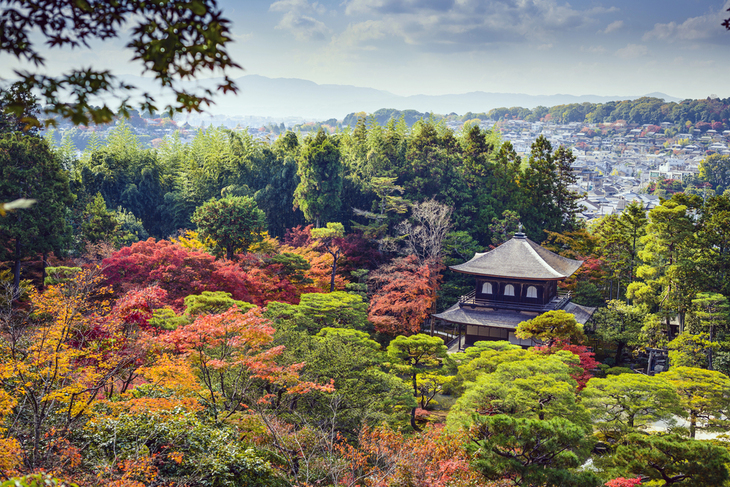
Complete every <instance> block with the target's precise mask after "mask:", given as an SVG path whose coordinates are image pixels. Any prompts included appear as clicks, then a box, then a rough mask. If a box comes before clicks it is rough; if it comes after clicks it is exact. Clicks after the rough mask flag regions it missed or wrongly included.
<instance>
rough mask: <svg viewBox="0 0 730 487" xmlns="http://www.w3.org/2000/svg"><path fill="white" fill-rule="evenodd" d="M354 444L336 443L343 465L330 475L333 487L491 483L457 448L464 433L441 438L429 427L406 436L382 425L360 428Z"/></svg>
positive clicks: (434, 486)
mask: <svg viewBox="0 0 730 487" xmlns="http://www.w3.org/2000/svg"><path fill="white" fill-rule="evenodd" d="M358 440H359V441H358V445H357V446H352V445H350V444H347V443H341V444H339V445H337V447H336V449H337V451H338V453H339V455H341V456H342V458H344V459H345V465H346V466H345V468H343V469H342V470H341V471H339V472H336V474H337V478H336V485H342V486H348V487H350V486H369V487H387V486H390V485H422V486H430V487H438V486H444V485H450V486H455V487H456V486H478V485H480V486H486V485H491V484H488V483H486V482H485V480H484V478H483V477H481V475H480V474H479V473H478V472H477V471H475V470H474V469H472V468H471V466H470V458H469V455H468V454H467V453H466V451H465V450H464V448H463V445H464V444H465V443H466V442H467V440H468V439H467V438H466V434H465V433H455V434H452V433H449V434H447V433H445V432H444V431H443V429H441V428H438V427H431V428H429V429H427V430H426V431H424V432H423V433H421V434H419V435H413V436H406V435H404V434H402V433H399V432H395V431H393V430H391V429H389V428H387V427H379V428H373V429H371V428H367V427H365V428H363V429H362V431H361V432H360V437H359V439H358ZM495 485H496V484H495Z"/></svg>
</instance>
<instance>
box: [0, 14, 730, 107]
mask: <svg viewBox="0 0 730 487" xmlns="http://www.w3.org/2000/svg"><path fill="white" fill-rule="evenodd" d="M220 5H221V6H222V8H223V10H224V12H225V14H226V15H227V16H228V18H230V19H231V20H232V21H233V31H234V34H235V39H236V42H235V44H234V45H233V46H232V48H231V52H232V54H233V57H234V59H235V60H236V61H237V62H238V63H239V64H241V65H242V66H243V67H244V68H245V71H241V72H234V73H231V74H233V75H234V76H239V75H244V74H258V75H263V76H268V77H288V78H303V79H308V80H312V81H314V82H316V83H320V84H327V83H333V84H349V85H356V86H367V87H373V88H379V89H384V90H388V91H391V92H393V93H396V94H400V95H412V94H445V93H464V92H469V91H491V92H511V93H515V92H520V93H527V94H555V93H568V94H575V95H582V94H596V95H627V96H628V95H641V94H645V93H649V92H655V91H659V92H664V93H667V94H669V95H672V96H676V97H681V98H699V97H706V96H708V95H710V94H717V95H719V96H721V97H728V96H730V83H729V82H728V80H730V31H725V29H724V28H723V27H722V26H721V25H720V23H721V22H722V19H723V18H724V16H730V13H725V10H727V9H728V8H730V0H728V1H725V2H723V1H715V0H704V1H700V0H600V1H592V0H585V1H584V0H574V1H573V2H571V3H568V2H565V1H562V0H337V1H328V0H323V1H319V2H310V1H308V0H278V1H274V2H271V1H262V0H247V1H245V2H244V1H242V0H223V1H221V3H220ZM122 45H123V42H122V40H117V41H114V42H111V43H104V44H98V45H95V46H94V49H93V50H92V51H88V50H77V51H73V52H72V51H59V50H54V51H53V52H52V53H49V55H48V69H49V70H50V71H51V72H53V71H57V70H59V69H63V68H67V67H69V66H71V65H73V63H75V64H76V65H79V64H80V65H83V66H88V65H93V66H95V67H107V68H111V69H113V70H114V71H115V72H116V73H119V74H139V68H138V67H137V66H134V65H130V64H128V63H127V62H126V61H125V60H126V59H129V58H130V55H129V53H125V52H122V49H121V46H122ZM10 61H11V60H10V59H9V58H7V57H4V58H0V74H2V75H8V74H9V67H10V66H11V65H13V64H14V63H12V62H10Z"/></svg>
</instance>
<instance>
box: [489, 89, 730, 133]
mask: <svg viewBox="0 0 730 487" xmlns="http://www.w3.org/2000/svg"><path fill="white" fill-rule="evenodd" d="M487 117H488V118H490V119H492V120H501V119H520V120H526V121H528V122H538V121H541V120H542V121H552V122H556V123H570V122H584V123H612V122H616V121H618V120H623V121H625V122H626V123H635V124H640V125H643V124H655V125H658V124H661V123H663V122H669V123H671V124H672V125H686V124H687V123H689V124H691V125H695V124H697V123H701V122H702V123H706V124H711V123H713V122H715V123H719V124H720V125H719V126H718V128H720V127H724V128H725V129H728V128H730V126H728V125H727V123H728V119H730V99H720V98H717V97H708V98H706V99H704V100H683V101H681V102H678V103H677V102H665V101H664V100H663V99H661V98H653V97H649V96H645V97H641V98H637V99H635V100H622V101H610V102H607V103H571V104H568V105H555V106H553V107H544V106H539V107H535V108H534V109H529V108H522V107H511V108H506V107H502V108H495V109H493V110H490V111H489V113H487ZM708 128H709V127H708ZM713 128H714V127H713Z"/></svg>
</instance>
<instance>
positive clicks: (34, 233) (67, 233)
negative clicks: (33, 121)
mask: <svg viewBox="0 0 730 487" xmlns="http://www.w3.org/2000/svg"><path fill="white" fill-rule="evenodd" d="M19 198H27V199H35V200H36V201H38V203H37V204H35V205H33V206H32V207H31V208H28V209H23V210H20V211H14V212H12V213H10V214H8V215H6V216H5V217H4V218H0V240H1V241H2V242H4V243H5V245H3V246H2V247H0V254H1V255H2V260H5V261H8V260H10V261H12V262H13V275H14V279H13V284H14V287H15V289H18V287H19V286H20V271H21V261H22V259H24V258H25V257H29V256H31V255H37V254H46V253H48V252H51V251H54V252H57V253H63V252H64V251H65V250H66V249H67V248H68V244H69V243H70V240H71V229H70V227H69V225H68V222H67V216H68V215H67V212H68V208H69V206H70V205H71V204H72V203H73V200H74V196H73V195H72V194H71V190H70V189H69V181H68V176H67V175H66V172H65V171H64V170H63V168H62V167H61V163H60V162H59V160H58V159H57V158H56V157H55V156H54V155H53V153H52V152H51V150H50V148H49V147H48V143H47V142H46V141H45V140H43V139H39V138H38V137H34V136H25V135H21V134H19V133H10V134H4V135H1V136H0V201H13V200H16V199H19ZM44 262H45V259H44Z"/></svg>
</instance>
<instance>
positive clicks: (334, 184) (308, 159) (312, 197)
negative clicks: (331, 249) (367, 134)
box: [294, 130, 344, 228]
mask: <svg viewBox="0 0 730 487" xmlns="http://www.w3.org/2000/svg"><path fill="white" fill-rule="evenodd" d="M298 163H299V170H298V171H297V175H298V176H299V178H300V182H299V185H298V186H297V189H296V190H295V191H294V205H295V206H296V207H298V208H299V209H301V210H302V212H303V213H304V216H305V218H306V219H307V220H308V221H310V222H314V223H315V227H317V228H319V226H320V222H322V221H326V220H330V219H331V217H333V216H334V215H335V214H336V212H337V211H338V210H339V209H340V206H341V204H342V200H341V195H342V179H343V172H344V168H343V166H342V163H341V162H340V150H339V147H338V146H337V144H336V143H334V142H333V140H332V137H328V136H327V134H325V133H324V131H322V130H320V131H319V132H317V135H316V136H315V137H312V138H310V139H308V140H307V142H306V143H305V145H304V148H302V151H301V154H300V156H299V160H298Z"/></svg>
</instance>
